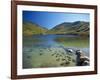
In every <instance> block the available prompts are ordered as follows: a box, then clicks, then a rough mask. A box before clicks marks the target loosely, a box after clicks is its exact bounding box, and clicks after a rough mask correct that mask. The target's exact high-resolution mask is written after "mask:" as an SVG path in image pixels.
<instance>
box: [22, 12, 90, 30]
mask: <svg viewBox="0 0 100 80" xmlns="http://www.w3.org/2000/svg"><path fill="white" fill-rule="evenodd" d="M22 15H23V21H24V22H33V23H36V24H38V25H40V26H42V27H45V28H47V29H51V28H53V27H55V26H56V25H58V24H61V23H63V22H75V21H86V22H89V21H90V16H89V14H88V13H67V12H44V11H23V14H22Z"/></svg>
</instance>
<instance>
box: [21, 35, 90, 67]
mask: <svg viewBox="0 0 100 80" xmlns="http://www.w3.org/2000/svg"><path fill="white" fill-rule="evenodd" d="M64 48H71V49H73V50H78V49H80V50H82V51H84V52H85V55H87V56H89V38H87V37H80V36H78V35H33V36H24V37H23V68H38V67H59V66H75V65H76V63H75V57H76V56H75V54H74V53H73V54H71V55H69V53H68V52H66V51H65V50H64Z"/></svg>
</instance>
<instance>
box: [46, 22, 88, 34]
mask: <svg viewBox="0 0 100 80" xmlns="http://www.w3.org/2000/svg"><path fill="white" fill-rule="evenodd" d="M47 33H48V34H79V35H89V22H84V21H76V22H64V23H61V24H58V25H56V26H55V27H54V28H52V29H50V30H48V31H47Z"/></svg>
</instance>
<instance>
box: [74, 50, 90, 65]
mask: <svg viewBox="0 0 100 80" xmlns="http://www.w3.org/2000/svg"><path fill="white" fill-rule="evenodd" d="M76 55H77V59H76V60H77V66H86V65H89V61H90V60H89V58H88V57H87V56H85V55H84V53H83V52H82V51H81V50H77V51H76Z"/></svg>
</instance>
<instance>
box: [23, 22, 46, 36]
mask: <svg viewBox="0 0 100 80" xmlns="http://www.w3.org/2000/svg"><path fill="white" fill-rule="evenodd" d="M46 31H47V29H46V28H43V27H40V26H39V25H37V24H34V23H31V22H24V23H23V34H24V35H34V34H45V32H46Z"/></svg>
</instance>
